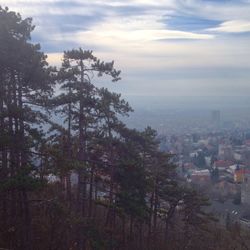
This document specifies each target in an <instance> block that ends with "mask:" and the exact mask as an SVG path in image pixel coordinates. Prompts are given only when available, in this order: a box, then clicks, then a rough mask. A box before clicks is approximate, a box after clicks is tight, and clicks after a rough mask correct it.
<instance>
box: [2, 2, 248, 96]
mask: <svg viewBox="0 0 250 250" xmlns="http://www.w3.org/2000/svg"><path fill="white" fill-rule="evenodd" d="M0 5H1V6H2V7H5V6H6V5H8V7H9V8H10V10H14V11H18V12H20V13H21V14H22V16H23V17H27V16H32V17H33V19H34V21H33V22H34V24H35V25H36V30H35V32H34V34H33V38H32V39H33V41H35V42H40V43H41V45H42V49H43V50H44V51H45V52H46V53H47V54H48V56H49V61H50V62H51V63H52V64H57V65H58V64H60V58H61V52H62V51H64V50H68V49H71V48H78V47H82V48H84V49H92V50H94V52H95V54H96V55H97V56H98V57H100V58H101V59H103V60H108V61H109V60H115V63H116V67H117V68H119V69H121V70H122V78H123V80H122V81H121V82H120V83H119V84H118V85H114V84H111V83H110V84H106V85H105V86H112V87H111V89H113V90H115V91H118V92H122V93H123V94H131V95H161V96H165V95H166V96H168V95H191V96H192V95H249V93H250V81H249V80H250V1H249V0H220V1H216V0H203V1H201V0H176V1H174V0H157V1H156V0H126V1H125V0H123V1H118V0H91V1H90V0H89V1H86V0H70V1H69V0H68V1H67V0H64V1H63V0H54V1H52V0H43V1H37V0H23V1H15V0H8V1H3V0H0Z"/></svg>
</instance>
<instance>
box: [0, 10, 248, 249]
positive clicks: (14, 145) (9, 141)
mask: <svg viewBox="0 0 250 250" xmlns="http://www.w3.org/2000/svg"><path fill="white" fill-rule="evenodd" d="M33 29H34V26H33V24H32V19H31V18H27V19H22V17H21V16H20V15H19V14H17V13H14V12H12V11H9V10H8V9H7V8H5V9H3V8H0V249H6V250H7V249H13V250H33V249H34V250H40V249H41V250H42V249H49V250H64V249H65V250H67V249H78V250H83V249H127V250H128V249H130V250H132V249H150V250H151V249H152V250H153V249H154V250H160V249H244V248H245V249H248V247H247V245H245V243H244V244H243V243H242V242H243V241H242V237H243V236H242V235H238V234H237V232H238V231H237V230H236V229H235V227H234V226H231V227H230V228H228V229H224V228H222V227H221V226H220V225H219V224H218V223H217V222H216V220H215V219H214V218H213V216H212V215H210V214H208V213H206V212H205V211H206V210H205V209H204V207H206V206H207V205H209V203H208V200H207V199H206V198H204V197H203V196H202V195H201V194H199V193H198V192H197V191H194V190H192V189H190V188H189V187H187V186H186V185H185V183H183V182H182V181H181V180H178V178H177V177H176V174H175V166H173V164H172V162H171V157H172V156H171V155H169V154H167V153H164V152H161V151H159V149H158V148H159V147H158V145H159V141H158V140H157V134H156V132H155V131H154V130H152V129H151V128H150V127H148V128H146V129H145V130H144V131H137V130H134V129H129V128H128V127H126V124H124V123H123V122H122V121H121V118H122V117H123V116H128V115H129V114H130V112H133V110H132V108H131V107H130V105H129V104H128V103H127V102H126V101H125V100H123V99H122V97H121V95H120V94H117V93H112V92H110V91H109V90H108V89H106V88H98V87H96V84H95V82H96V80H97V79H98V78H100V79H103V81H107V80H109V81H110V84H118V83H116V82H118V81H120V80H121V76H122V74H121V72H120V71H119V70H117V69H115V64H114V62H113V61H112V62H103V61H101V60H100V59H98V58H97V57H95V55H94V53H93V52H92V51H89V50H84V49H82V48H77V49H72V50H71V51H65V52H64V53H63V58H62V65H61V67H60V68H56V67H52V66H50V65H49V64H48V63H47V61H46V60H47V59H46V55H45V54H44V53H43V52H42V51H41V48H40V45H39V44H33V43H32V42H31V33H32V31H33ZM100 79H99V80H98V81H100ZM119 84H122V82H121V83H119ZM55 90H56V91H55ZM54 117H57V119H54ZM55 120H57V121H59V122H58V123H56V122H55ZM232 235H233V237H234V238H233V239H234V240H232ZM229 243H230V244H229Z"/></svg>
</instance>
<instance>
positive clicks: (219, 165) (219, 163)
mask: <svg viewBox="0 0 250 250" xmlns="http://www.w3.org/2000/svg"><path fill="white" fill-rule="evenodd" d="M233 164H234V162H232V161H224V160H218V161H215V162H214V165H215V167H217V168H228V167H229V166H232V165H233Z"/></svg>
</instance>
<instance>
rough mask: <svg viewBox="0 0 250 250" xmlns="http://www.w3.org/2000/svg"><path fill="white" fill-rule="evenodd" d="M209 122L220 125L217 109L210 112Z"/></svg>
mask: <svg viewBox="0 0 250 250" xmlns="http://www.w3.org/2000/svg"><path fill="white" fill-rule="evenodd" d="M211 122H212V124H213V125H215V126H219V125H220V111H219V110H213V111H212V112H211Z"/></svg>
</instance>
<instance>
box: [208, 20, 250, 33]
mask: <svg viewBox="0 0 250 250" xmlns="http://www.w3.org/2000/svg"><path fill="white" fill-rule="evenodd" d="M208 30H209V31H215V32H225V33H242V32H250V21H245V20H232V21H226V22H223V23H222V24H220V25H219V26H218V27H215V28H210V29H208Z"/></svg>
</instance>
